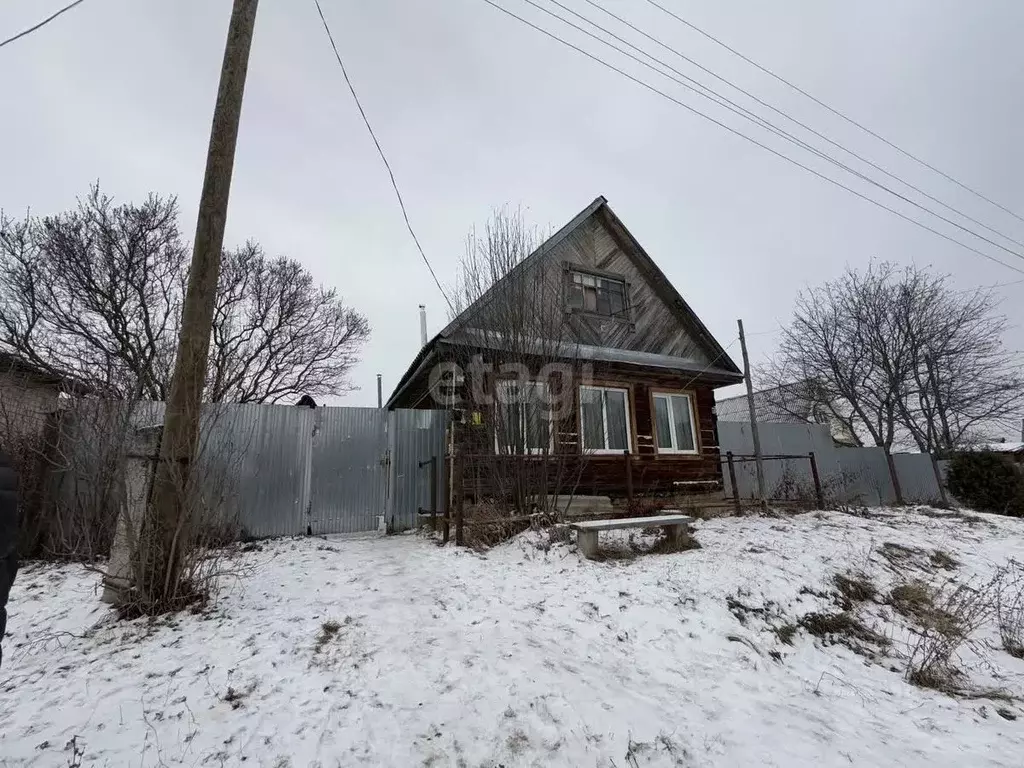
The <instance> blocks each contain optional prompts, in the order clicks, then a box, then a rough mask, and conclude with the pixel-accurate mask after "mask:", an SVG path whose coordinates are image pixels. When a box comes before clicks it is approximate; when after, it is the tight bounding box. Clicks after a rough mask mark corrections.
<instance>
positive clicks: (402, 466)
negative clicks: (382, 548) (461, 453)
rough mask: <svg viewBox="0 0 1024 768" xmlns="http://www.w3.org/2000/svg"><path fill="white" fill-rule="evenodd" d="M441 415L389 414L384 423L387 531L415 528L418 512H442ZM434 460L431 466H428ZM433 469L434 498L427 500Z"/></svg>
mask: <svg viewBox="0 0 1024 768" xmlns="http://www.w3.org/2000/svg"><path fill="white" fill-rule="evenodd" d="M447 419H448V414H447V413H446V412H445V411H425V410H405V409H399V410H395V411H392V412H391V414H390V420H389V422H388V446H389V449H390V457H391V471H390V478H389V480H390V483H389V490H390V495H389V503H388V527H389V529H391V530H394V531H402V530H406V529H408V528H413V527H415V526H416V525H417V522H418V520H417V517H416V515H417V512H418V511H419V510H420V509H424V510H429V509H436V510H437V511H439V512H440V511H444V509H445V508H446V503H445V502H446V499H445V491H444V489H445V488H446V487H447V484H446V478H445V444H444V438H445V428H446V426H447V423H448V422H447ZM431 458H435V461H434V463H433V465H431V464H429V463H428V462H429V461H430V459H431ZM432 466H433V470H434V472H435V473H436V475H435V478H436V480H435V482H436V485H435V489H436V493H437V496H438V498H437V499H436V500H432V499H431V498H430V491H431V483H430V471H431V467H432Z"/></svg>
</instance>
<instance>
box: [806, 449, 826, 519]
mask: <svg viewBox="0 0 1024 768" xmlns="http://www.w3.org/2000/svg"><path fill="white" fill-rule="evenodd" d="M807 456H808V458H809V459H810V460H811V477H812V478H813V479H814V498H815V499H816V500H817V502H818V509H824V508H825V494H824V493H822V492H821V477H820V476H819V475H818V460H817V459H816V458H814V451H811V452H810V453H809V454H807Z"/></svg>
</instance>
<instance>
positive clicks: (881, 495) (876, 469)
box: [838, 447, 896, 506]
mask: <svg viewBox="0 0 1024 768" xmlns="http://www.w3.org/2000/svg"><path fill="white" fill-rule="evenodd" d="M838 451H839V455H840V457H841V462H842V466H843V474H844V475H845V478H846V501H848V502H851V503H860V504H865V505H867V506H878V505H879V504H892V503H893V502H895V501H896V495H895V493H894V492H893V488H892V480H891V479H890V477H889V463H888V462H887V461H886V458H885V451H884V450H882V449H881V448H875V447H871V448H839V449H838Z"/></svg>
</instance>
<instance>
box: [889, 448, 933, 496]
mask: <svg viewBox="0 0 1024 768" xmlns="http://www.w3.org/2000/svg"><path fill="white" fill-rule="evenodd" d="M892 458H893V461H894V462H895V464H896V476H897V477H898V478H899V479H900V490H901V491H902V492H903V500H904V501H906V502H919V503H924V502H929V501H935V500H937V499H940V498H941V494H940V493H939V484H938V483H937V482H936V480H935V470H934V469H933V468H932V459H931V456H929V455H928V454H927V453H894V454H893V456H892Z"/></svg>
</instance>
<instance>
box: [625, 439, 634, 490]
mask: <svg viewBox="0 0 1024 768" xmlns="http://www.w3.org/2000/svg"><path fill="white" fill-rule="evenodd" d="M624 454H625V457H626V501H628V502H630V503H632V501H633V455H632V454H631V453H630V452H629V449H628V448H627V449H626V450H625V451H624Z"/></svg>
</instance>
